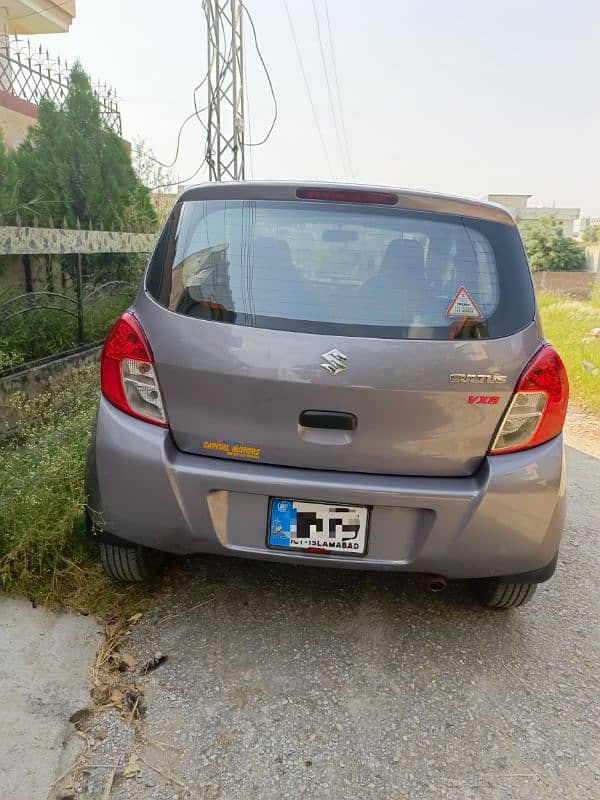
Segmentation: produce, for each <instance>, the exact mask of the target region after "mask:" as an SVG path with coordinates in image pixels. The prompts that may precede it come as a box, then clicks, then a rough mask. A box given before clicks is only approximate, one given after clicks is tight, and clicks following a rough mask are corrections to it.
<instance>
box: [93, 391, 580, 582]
mask: <svg viewBox="0 0 600 800" xmlns="http://www.w3.org/2000/svg"><path fill="white" fill-rule="evenodd" d="M565 483H566V480H565V466H564V451H563V441H562V437H558V438H556V439H554V440H553V441H551V442H549V443H548V444H545V445H542V446H541V447H537V448H535V449H533V450H530V451H526V452H524V453H516V454H511V455H505V456H496V457H494V458H488V459H486V460H485V461H484V462H483V464H482V466H481V467H480V469H479V470H478V471H477V473H476V474H475V475H473V476H471V477H469V478H414V477H397V476H385V475H366V474H356V473H342V472H331V471H320V470H307V469H294V468H287V467H274V466H269V465H265V464H256V463H245V462H238V461H226V460H223V459H219V458H212V457H207V456H196V455H188V454H185V453H181V452H180V451H179V450H177V449H176V447H175V445H174V444H173V442H172V439H171V437H170V434H169V432H168V431H165V430H163V429H161V428H158V427H154V426H152V425H148V424H146V423H144V422H140V421H138V420H136V419H133V418H131V417H128V416H127V415H125V414H123V413H122V412H120V411H118V410H117V409H115V408H113V407H112V406H111V405H110V404H108V403H107V402H106V401H105V400H104V399H102V400H101V402H100V408H99V412H98V420H97V427H96V432H95V437H94V441H93V443H92V447H91V449H90V458H89V467H88V495H89V503H90V507H91V509H92V513H93V516H94V519H96V520H100V521H101V525H102V526H103V527H104V529H105V530H106V531H109V532H110V533H111V534H113V535H114V536H117V537H119V538H122V539H125V540H128V541H131V542H135V543H138V544H142V545H146V546H147V547H153V548H156V549H158V550H164V551H166V552H170V553H176V554H191V553H218V554H222V555H238V556H244V557H249V558H260V559H265V560H272V561H281V562H296V563H305V564H318V565H319V566H338V567H348V568H352V569H387V570H402V571H409V572H424V573H436V574H441V575H444V576H446V577H447V578H479V577H491V576H504V575H519V574H522V573H528V572H535V571H537V570H542V569H543V568H544V567H546V566H547V565H548V564H550V563H551V562H552V560H553V559H554V558H555V556H556V554H557V552H558V548H559V544H560V538H561V535H562V529H563V524H564V517H565ZM270 496H279V497H291V498H298V499H304V500H315V501H321V502H329V501H334V502H336V503H343V504H349V505H352V504H355V505H369V506H372V513H371V522H370V534H369V552H368V555H367V556H365V557H364V558H360V559H359V558H356V557H351V556H350V557H348V556H346V557H343V556H337V555H336V556H327V557H319V556H307V555H296V554H294V553H289V552H274V551H273V550H269V549H268V548H267V547H266V528H267V517H268V501H269V497H270ZM540 575H544V573H540ZM546 577H547V575H546Z"/></svg>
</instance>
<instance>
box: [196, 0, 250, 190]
mask: <svg viewBox="0 0 600 800" xmlns="http://www.w3.org/2000/svg"><path fill="white" fill-rule="evenodd" d="M204 12H205V14H206V23H207V29H208V134H207V151H206V161H207V162H208V167H209V176H210V180H211V181H224V180H234V181H242V180H244V177H245V169H244V43H243V31H242V16H243V4H242V2H241V0H204Z"/></svg>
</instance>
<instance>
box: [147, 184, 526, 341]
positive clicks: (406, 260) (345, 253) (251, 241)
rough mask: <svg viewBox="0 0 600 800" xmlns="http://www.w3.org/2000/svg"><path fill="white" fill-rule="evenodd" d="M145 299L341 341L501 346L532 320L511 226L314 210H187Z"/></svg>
mask: <svg viewBox="0 0 600 800" xmlns="http://www.w3.org/2000/svg"><path fill="white" fill-rule="evenodd" d="M147 288H148V290H149V291H150V293H151V294H152V295H153V296H154V297H155V298H156V299H157V300H159V301H160V302H161V303H163V305H165V306H166V307H168V308H169V309H170V310H172V311H174V312H176V313H178V314H183V315H186V316H189V317H196V318H199V319H204V320H213V321H215V322H220V323H225V324H233V325H245V326H253V327H259V328H270V329H276V330H289V331H303V332H308V333H328V334H337V335H342V336H362V337H380V338H408V339H451V338H498V337H502V336H507V335H510V334H512V333H515V332H517V331H518V330H521V329H522V328H524V327H525V326H526V325H527V324H528V323H529V322H530V321H531V320H532V318H533V316H534V296H533V289H532V285H531V277H530V274H529V269H528V266H527V262H526V259H525V254H524V252H523V246H522V244H521V240H520V238H519V235H518V233H517V230H516V228H515V227H514V226H511V225H504V224H502V223H499V222H490V221H486V220H478V219H470V218H469V219H467V218H462V217H459V216H452V215H448V214H433V213H429V212H420V211H405V210H402V209H397V208H393V209H389V208H382V207H375V206H363V205H356V204H338V203H324V202H315V201H287V200H286V201H281V200H279V201H265V200H259V201H248V200H227V201H225V200H188V201H185V202H183V203H180V204H179V205H178V206H177V207H176V209H175V211H174V212H173V215H172V217H171V220H170V222H169V223H168V225H167V228H166V229H165V232H164V234H163V236H162V237H161V241H160V243H159V246H158V247H157V250H156V252H155V254H154V256H153V259H152V261H151V264H150V268H149V273H148V279H147Z"/></svg>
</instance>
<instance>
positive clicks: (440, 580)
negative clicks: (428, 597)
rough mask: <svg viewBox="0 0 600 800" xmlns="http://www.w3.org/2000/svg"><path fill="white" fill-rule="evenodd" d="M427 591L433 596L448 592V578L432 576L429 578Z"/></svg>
mask: <svg viewBox="0 0 600 800" xmlns="http://www.w3.org/2000/svg"><path fill="white" fill-rule="evenodd" d="M426 585H427V591H428V592H432V593H433V594H438V593H439V592H444V591H446V578H444V576H443V575H431V577H429V578H427V584H426Z"/></svg>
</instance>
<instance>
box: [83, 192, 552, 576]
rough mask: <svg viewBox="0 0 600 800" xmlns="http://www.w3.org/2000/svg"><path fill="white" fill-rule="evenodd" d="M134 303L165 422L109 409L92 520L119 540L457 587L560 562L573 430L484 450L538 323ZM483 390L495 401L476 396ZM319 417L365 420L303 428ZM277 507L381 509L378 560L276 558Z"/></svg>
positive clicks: (96, 453)
mask: <svg viewBox="0 0 600 800" xmlns="http://www.w3.org/2000/svg"><path fill="white" fill-rule="evenodd" d="M299 185H300V184H295V183H293V184H292V183H281V184H279V183H268V184H266V183H265V184H262V183H261V184H259V183H252V184H246V183H244V184H235V183H229V184H224V185H220V184H211V185H207V186H201V187H198V188H194V189H191V190H188V191H187V192H185V193H184V195H183V196H182V198H181V199H182V200H186V199H213V198H214V199H224V198H238V199H244V198H248V199H266V200H272V199H283V200H293V199H295V197H296V189H297V187H298V186H299ZM301 185H302V186H306V185H307V184H304V183H302V184H301ZM319 186H320V187H324V188H328V187H330V188H334V189H338V188H340V186H339V185H337V184H333V185H328V184H319ZM341 188H357V189H364V188H365V187H352V186H343V187H341ZM368 188H369V189H375V190H381V191H393V192H396V193H397V194H398V200H397V203H396V207H398V208H405V209H411V210H422V211H432V212H436V213H448V214H454V215H456V214H460V215H462V216H465V217H473V218H481V219H487V220H491V221H495V222H501V223H503V224H506V225H514V220H513V218H512V217H511V216H510V214H509V213H508V212H507V211H506V210H505V209H502V208H501V207H499V206H495V205H493V204H487V203H478V202H475V201H470V200H465V199H462V198H455V197H450V196H440V195H432V194H428V193H423V192H407V191H401V190H395V189H389V187H368ZM132 310H133V312H134V313H135V315H136V316H137V317H138V319H139V320H140V322H141V324H142V326H143V328H144V330H145V332H146V334H147V337H148V340H149V342H150V345H151V347H152V350H153V353H154V357H155V360H156V372H157V376H158V380H159V383H160V386H161V390H162V393H163V398H164V402H165V407H166V411H167V415H168V418H169V423H170V429H168V430H167V429H163V428H159V427H156V426H154V425H151V424H147V423H145V422H142V421H140V420H137V419H134V418H133V417H130V416H128V415H126V414H124V413H123V412H121V411H119V410H118V409H116V408H114V407H113V406H112V405H110V403H108V401H107V400H105V399H104V398H102V399H101V402H100V406H99V412H98V418H97V426H96V429H95V433H94V437H93V442H92V447H91V450H90V457H89V466H88V492H89V504H90V508H91V509H92V511H93V512H95V513H94V514H93V517H94V520H95V521H96V523H98V522H100V523H101V526H102V527H103V528H104V530H105V531H106V532H107V533H109V534H112V535H114V536H116V537H119V538H121V539H124V540H126V541H131V542H134V543H137V544H140V545H145V546H147V547H152V548H156V549H159V550H164V551H166V552H170V553H175V554H189V553H218V554H228V555H237V556H244V557H250V558H260V559H268V560H277V561H282V562H294V563H304V564H314V565H320V566H339V567H348V568H353V569H389V570H400V571H417V572H429V573H439V574H443V575H445V576H446V577H448V578H482V577H492V576H503V575H517V574H522V573H530V572H532V571H536V570H540V569H542V568H544V567H546V565H548V564H550V563H551V562H552V560H553V559H554V558H555V557H556V554H557V552H558V549H559V543H560V537H561V534H562V528H563V523H564V515H565V502H566V501H565V484H566V479H565V466H564V453H563V441H562V436H558V437H557V438H555V439H553V440H552V441H550V442H548V443H546V444H544V445H541V446H539V447H536V448H533V449H531V450H526V451H523V452H520V453H514V454H510V455H502V456H493V457H489V456H486V452H487V449H488V447H489V445H490V442H491V440H492V438H493V436H494V433H495V431H496V429H497V426H498V424H499V422H500V420H501V418H502V415H503V412H504V410H505V409H506V407H507V405H508V403H509V401H510V398H511V396H512V393H513V391H514V387H515V385H516V382H517V380H518V378H519V375H520V374H521V372H522V370H523V368H524V367H525V365H526V364H527V362H528V361H529V360H530V358H531V357H532V356H533V354H534V353H535V352H536V350H537V349H538V348H539V346H540V344H541V343H542V341H543V335H542V330H541V326H540V323H539V317H538V314H537V312H536V314H535V317H534V319H532V320H531V321H530V323H529V324H528V325H526V326H525V327H524V329H523V330H520V331H518V332H516V333H515V334H514V335H511V336H510V337H507V338H502V339H486V340H477V339H471V340H449V341H424V340H402V339H375V338H371V339H367V338H357V337H341V336H325V335H315V334H308V333H298V332H290V331H272V330H267V329H259V328H252V327H243V326H236V325H229V324H226V323H217V322H212V321H206V320H200V319H193V318H189V317H184V316H181V315H178V314H176V313H174V312H172V311H169V310H168V309H166V308H164V307H163V306H161V305H160V304H159V303H157V302H156V301H155V300H154V299H153V298H152V297H151V296H150V295H149V294H148V293H147V291H146V290H145V286H144V285H142V286H141V287H140V290H139V292H138V295H137V298H136V300H135V303H134V305H133V309H132ZM333 348H338V349H339V350H341V351H342V352H343V353H345V355H346V356H347V357H348V361H347V369H346V370H345V371H344V372H341V373H339V374H337V375H331V374H330V373H328V372H326V371H325V370H324V369H322V368H321V367H320V363H321V361H322V358H321V356H322V354H323V353H326V352H327V351H329V350H331V349H333ZM451 373H464V374H471V375H481V374H484V375H485V374H491V375H494V374H496V375H497V374H500V375H505V376H506V382H505V383H504V384H497V385H487V384H485V383H477V382H473V383H451V382H450V380H449V376H450V374H451ZM470 395H471V396H475V397H476V396H479V395H484V396H489V395H493V396H497V397H498V398H499V400H498V402H497V403H495V404H478V403H469V396H470ZM306 410H317V411H337V412H343V413H345V414H352V415H355V417H356V419H357V425H356V428H355V430H351V431H341V430H340V431H331V430H329V431H328V430H318V429H303V428H302V426H301V425H299V417H300V414H301V413H302V412H303V411H306ZM218 440H223V441H230V442H236V443H239V444H242V445H246V446H248V447H253V448H257V449H259V450H260V460H258V461H243V460H233V459H230V458H227V457H218V456H217V455H215V451H214V450H213V451H209V450H208V449H207V448H206V447H205V446H204V445H205V443H206V442H211V441H218ZM209 452H210V453H211V455H208V454H207V453H209ZM277 496H279V497H287V498H291V499H302V500H314V501H317V502H333V503H344V504H347V505H367V506H369V507H370V508H371V514H370V532H369V547H368V552H367V554H366V556H364V557H360V558H358V557H352V556H345V557H344V556H339V555H328V556H315V555H309V554H296V553H291V552H288V551H280V552H279V551H277V552H276V551H273V550H271V549H269V548H267V546H266V533H267V523H268V514H269V498H271V497H277Z"/></svg>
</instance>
